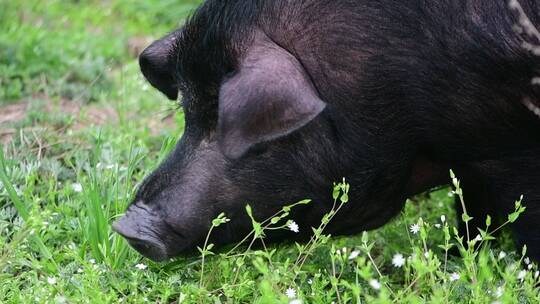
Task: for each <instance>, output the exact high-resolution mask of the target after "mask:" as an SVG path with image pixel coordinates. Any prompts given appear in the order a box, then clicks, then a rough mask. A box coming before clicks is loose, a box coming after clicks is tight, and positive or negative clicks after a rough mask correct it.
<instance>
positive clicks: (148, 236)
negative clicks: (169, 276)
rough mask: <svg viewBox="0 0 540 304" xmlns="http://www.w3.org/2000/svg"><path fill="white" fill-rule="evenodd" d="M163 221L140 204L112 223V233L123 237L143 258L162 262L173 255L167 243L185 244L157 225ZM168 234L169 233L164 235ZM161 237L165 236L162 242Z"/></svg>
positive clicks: (171, 232)
mask: <svg viewBox="0 0 540 304" xmlns="http://www.w3.org/2000/svg"><path fill="white" fill-rule="evenodd" d="M162 222H163V221H162V220H161V218H160V217H159V216H158V215H156V214H155V213H153V212H152V211H151V209H150V208H148V206H145V205H144V204H143V203H141V202H137V203H135V204H132V205H131V206H130V207H129V209H128V210H127V212H126V214H125V215H124V216H123V217H121V218H120V219H119V220H117V221H116V222H114V223H113V225H112V227H113V229H114V231H116V232H117V233H118V234H120V235H121V236H122V237H124V238H125V239H126V240H127V242H128V243H129V245H130V246H131V247H133V248H134V249H135V250H137V251H138V252H139V253H141V254H142V255H144V256H145V257H147V258H149V259H151V260H154V261H164V260H166V259H168V258H170V257H171V256H173V255H174V254H172V253H171V252H169V251H170V250H169V248H168V247H169V246H168V245H167V243H169V242H174V243H176V244H178V243H182V242H185V241H184V240H183V238H181V237H180V235H178V234H177V233H175V232H174V231H165V230H170V227H163V225H161V224H159V223H162ZM166 232H170V233H166ZM161 235H166V236H167V237H168V240H164V239H163V238H162V237H161Z"/></svg>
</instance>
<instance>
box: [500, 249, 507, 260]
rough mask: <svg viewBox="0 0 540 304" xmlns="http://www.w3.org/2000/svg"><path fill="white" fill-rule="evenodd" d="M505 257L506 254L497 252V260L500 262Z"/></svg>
mask: <svg viewBox="0 0 540 304" xmlns="http://www.w3.org/2000/svg"><path fill="white" fill-rule="evenodd" d="M505 257H506V252H504V251H501V252H499V260H502V259H504V258H505Z"/></svg>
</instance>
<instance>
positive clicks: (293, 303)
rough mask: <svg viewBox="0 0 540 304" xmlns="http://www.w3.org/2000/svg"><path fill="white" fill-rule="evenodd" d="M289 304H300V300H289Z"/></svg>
mask: <svg viewBox="0 0 540 304" xmlns="http://www.w3.org/2000/svg"><path fill="white" fill-rule="evenodd" d="M289 304H302V300H299V299H296V300H292V301H290V302H289Z"/></svg>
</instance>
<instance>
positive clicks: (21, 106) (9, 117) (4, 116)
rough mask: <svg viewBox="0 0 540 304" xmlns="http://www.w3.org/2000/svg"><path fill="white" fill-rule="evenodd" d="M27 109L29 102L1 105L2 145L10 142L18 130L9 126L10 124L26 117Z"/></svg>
mask: <svg viewBox="0 0 540 304" xmlns="http://www.w3.org/2000/svg"><path fill="white" fill-rule="evenodd" d="M27 109H28V104H27V103H16V104H11V105H8V106H4V107H0V143H1V144H2V145H5V144H7V143H9V142H10V141H11V139H12V138H13V135H14V134H15V133H16V132H17V130H16V129H14V128H10V127H8V124H12V123H15V122H18V121H21V120H23V119H24V118H25V117H26V110H27Z"/></svg>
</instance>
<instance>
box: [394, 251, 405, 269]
mask: <svg viewBox="0 0 540 304" xmlns="http://www.w3.org/2000/svg"><path fill="white" fill-rule="evenodd" d="M392 265H394V267H401V266H403V265H405V258H403V255H402V254H400V253H396V254H395V255H394V257H393V258H392Z"/></svg>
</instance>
